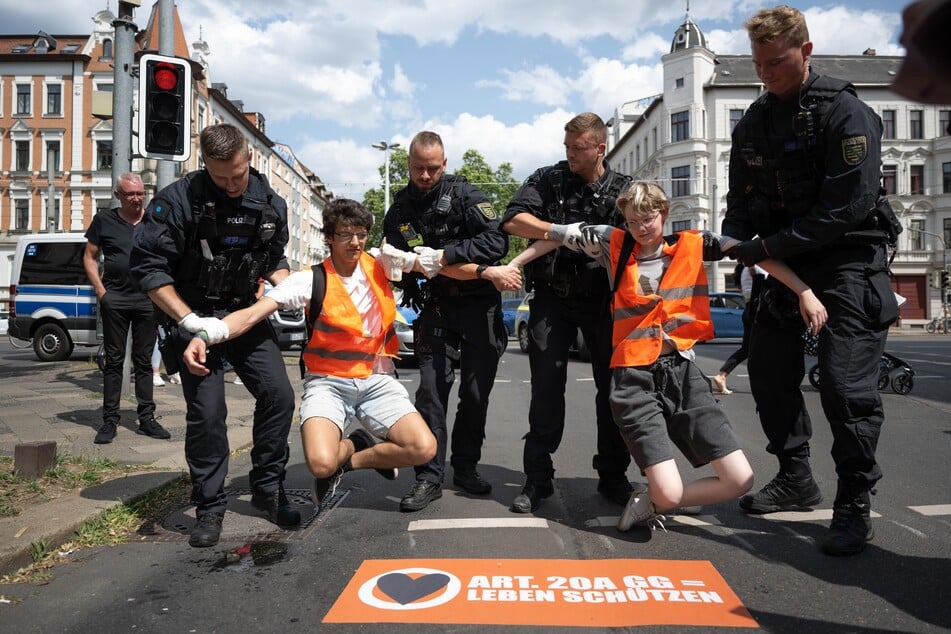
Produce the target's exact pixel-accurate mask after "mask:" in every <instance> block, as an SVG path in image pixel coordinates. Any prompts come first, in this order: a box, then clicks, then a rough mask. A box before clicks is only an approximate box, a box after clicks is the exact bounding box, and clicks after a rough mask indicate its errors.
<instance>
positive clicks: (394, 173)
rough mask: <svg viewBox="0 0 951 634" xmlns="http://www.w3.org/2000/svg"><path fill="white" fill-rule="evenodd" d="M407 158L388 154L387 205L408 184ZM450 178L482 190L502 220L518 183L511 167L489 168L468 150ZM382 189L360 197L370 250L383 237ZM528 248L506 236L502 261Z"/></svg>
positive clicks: (382, 167) (400, 151)
mask: <svg viewBox="0 0 951 634" xmlns="http://www.w3.org/2000/svg"><path fill="white" fill-rule="evenodd" d="M407 159H408V154H407V151H406V150H405V149H403V148H398V149H396V150H393V151H392V152H391V153H390V201H391V202H392V200H393V197H394V196H395V195H396V192H398V191H399V190H400V189H402V188H403V187H405V186H406V184H407V183H408V182H409V165H408V161H407ZM385 170H386V163H385V162H384V163H383V164H382V165H380V169H379V172H380V180H381V181H382V180H383V178H384V172H385ZM447 171H448V172H449V173H450V174H458V175H460V176H464V177H465V178H466V180H468V181H469V182H470V183H472V184H473V185H475V186H476V187H478V188H479V189H480V190H482V193H484V194H485V195H486V197H487V198H488V199H489V200H490V201H491V202H492V206H493V207H495V210H496V211H497V212H498V213H499V216H501V215H502V214H503V213H505V208H506V207H507V206H508V204H509V201H510V200H511V199H512V196H514V195H515V192H516V191H517V190H518V187H519V185H520V183H518V182H516V181H515V180H514V179H513V177H512V164H511V163H507V162H506V163H502V164H500V165H499V166H498V167H497V168H494V169H493V167H492V166H491V165H489V163H488V162H487V161H486V160H485V159H484V158H483V157H482V155H481V154H480V153H479V151H478V150H473V149H469V150H466V151H465V153H464V154H463V155H462V165H461V166H460V167H458V168H457V169H453V168H448V169H447ZM383 189H384V188H383V186H380V187H379V188H374V189H369V190H367V192H366V194H365V195H364V197H363V206H364V207H366V208H367V209H369V210H370V211H371V212H373V218H374V222H373V230H372V231H371V232H370V238H369V240H367V245H369V246H379V244H380V241H381V239H382V234H383V215H384V213H385V212H386V210H385V209H383V194H384V192H383ZM526 245H527V240H525V239H523V238H517V237H515V236H509V253H508V255H507V256H506V257H505V259H504V260H503V261H504V262H508V261H509V260H511V259H512V258H513V257H515V255H517V254H518V253H520V252H521V251H522V250H523V249H524V248H525V246H526Z"/></svg>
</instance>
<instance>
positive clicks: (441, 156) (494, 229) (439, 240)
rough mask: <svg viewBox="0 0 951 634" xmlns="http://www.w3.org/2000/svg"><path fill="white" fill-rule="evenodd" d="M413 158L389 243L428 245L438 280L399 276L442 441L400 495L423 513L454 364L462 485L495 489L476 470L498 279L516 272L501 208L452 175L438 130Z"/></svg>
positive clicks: (437, 473) (498, 339) (440, 453)
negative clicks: (508, 259)
mask: <svg viewBox="0 0 951 634" xmlns="http://www.w3.org/2000/svg"><path fill="white" fill-rule="evenodd" d="M408 160H409V174H410V183H409V185H407V186H406V187H405V188H403V189H402V190H400V191H399V192H398V193H397V194H396V197H395V199H394V202H393V205H392V206H391V207H390V208H389V209H388V210H387V212H386V216H385V217H384V219H383V233H384V236H385V238H386V242H387V244H389V245H390V246H392V247H395V248H397V249H400V250H404V251H412V250H414V249H415V250H416V251H418V252H421V253H420V255H419V260H420V264H422V270H424V271H425V272H426V276H427V277H432V279H429V280H428V281H424V282H423V283H422V285H419V281H420V279H421V277H420V275H419V274H418V273H410V274H408V275H406V276H404V277H403V279H402V281H401V282H400V285H401V287H402V288H403V304H404V305H409V304H411V305H413V306H414V307H417V308H421V310H420V313H419V316H418V317H417V318H416V321H415V322H414V324H413V327H414V330H415V346H416V356H417V358H418V359H419V388H418V389H417V390H416V403H415V404H416V408H417V409H418V410H419V412H420V413H421V414H422V415H423V418H424V419H425V420H426V423H427V424H428V425H429V427H430V429H432V432H433V435H435V436H436V443H437V451H436V456H435V457H434V458H433V459H432V460H431V461H429V463H427V464H424V465H420V466H417V467H416V468H415V469H416V482H415V484H414V485H413V487H412V489H410V491H409V493H407V494H406V496H404V497H403V499H402V500H401V501H400V510H402V511H418V510H420V509H423V508H425V507H426V506H427V505H428V504H429V503H430V502H432V501H433V500H435V499H438V498H440V497H441V496H442V482H443V474H444V471H445V462H446V448H447V447H446V445H447V432H446V410H447V408H448V405H449V391H450V390H451V389H452V384H453V382H454V380H455V372H454V370H453V363H454V362H458V364H459V370H460V386H459V406H458V409H457V410H456V419H455V423H454V424H453V428H452V458H451V463H452V469H453V484H455V485H456V486H459V487H461V488H462V489H464V490H465V491H467V492H469V493H472V494H481V495H484V494H487V493H489V492H490V491H491V490H492V485H491V484H490V483H489V482H488V481H486V480H485V479H484V478H483V477H482V476H481V475H480V474H479V472H478V471H477V469H476V467H477V465H478V463H479V459H480V458H481V455H482V441H483V439H484V438H485V422H486V412H487V410H488V404H489V393H490V392H491V391H492V384H493V382H494V381H495V372H496V369H497V368H498V363H499V356H500V355H501V354H502V352H504V350H505V346H506V342H507V338H508V335H507V334H506V331H505V326H504V324H503V323H502V306H501V296H500V294H499V290H497V288H496V286H495V284H496V283H498V284H499V285H500V288H501V287H502V282H501V279H502V278H503V277H504V276H507V275H511V274H512V272H511V270H510V267H503V266H493V265H494V264H497V263H498V262H499V260H500V259H501V258H502V257H503V256H504V255H505V254H506V253H507V252H508V236H506V235H505V234H504V233H503V232H502V231H501V230H500V229H499V217H498V214H497V213H496V211H495V209H494V208H493V207H492V203H491V202H489V200H488V199H487V198H486V197H485V195H484V194H483V193H482V192H480V191H479V190H478V189H476V188H475V187H474V186H472V185H470V184H469V183H468V182H466V180H465V179H464V178H462V177H460V176H454V175H451V174H446V173H445V170H446V154H445V150H444V147H443V143H442V139H441V138H440V137H439V135H438V134H436V133H435V132H429V131H424V132H420V133H419V134H417V135H416V136H415V137H413V140H412V142H411V143H410V146H409V159H408ZM434 259H435V262H434V261H433V260H434ZM433 264H435V267H436V268H432V265H433ZM417 270H420V268H419V266H417ZM437 272H438V275H437V274H436V273H437ZM516 275H517V273H516Z"/></svg>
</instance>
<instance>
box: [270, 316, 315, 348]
mask: <svg viewBox="0 0 951 634" xmlns="http://www.w3.org/2000/svg"><path fill="white" fill-rule="evenodd" d="M268 319H269V320H270V321H271V325H272V326H273V327H274V332H275V333H276V334H277V343H278V345H280V347H281V350H290V349H291V348H294V347H303V346H304V345H305V344H306V343H307V324H306V322H305V320H304V311H303V309H300V308H299V309H297V310H284V309H281V310H276V311H274V312H273V313H271V316H270V317H268Z"/></svg>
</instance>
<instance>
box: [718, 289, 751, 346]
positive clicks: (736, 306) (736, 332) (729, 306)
mask: <svg viewBox="0 0 951 634" xmlns="http://www.w3.org/2000/svg"><path fill="white" fill-rule="evenodd" d="M745 308H746V299H745V298H744V297H743V294H742V293H710V317H711V318H712V319H713V336H714V338H720V337H742V336H743V310H744V309H745Z"/></svg>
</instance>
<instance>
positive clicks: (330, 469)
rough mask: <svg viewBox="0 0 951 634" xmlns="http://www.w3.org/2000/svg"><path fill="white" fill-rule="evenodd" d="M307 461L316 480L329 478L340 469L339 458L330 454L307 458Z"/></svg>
mask: <svg viewBox="0 0 951 634" xmlns="http://www.w3.org/2000/svg"><path fill="white" fill-rule="evenodd" d="M306 460H307V468H308V469H310V472H311V473H312V474H313V475H314V477H315V478H329V477H330V476H332V475H333V474H335V473H337V469H339V468H340V465H338V464H337V456H336V455H333V454H330V453H321V454H318V455H309V456H306Z"/></svg>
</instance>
